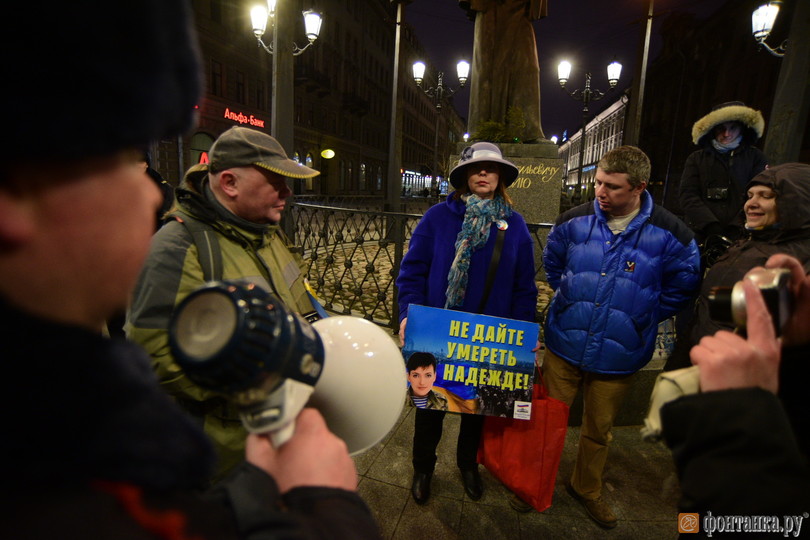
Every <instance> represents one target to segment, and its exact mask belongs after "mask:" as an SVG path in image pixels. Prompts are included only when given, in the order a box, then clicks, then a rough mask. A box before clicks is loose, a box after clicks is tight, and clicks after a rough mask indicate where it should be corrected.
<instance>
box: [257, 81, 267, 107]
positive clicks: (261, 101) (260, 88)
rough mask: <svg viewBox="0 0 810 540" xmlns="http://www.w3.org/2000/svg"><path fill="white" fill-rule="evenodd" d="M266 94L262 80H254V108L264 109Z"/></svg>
mask: <svg viewBox="0 0 810 540" xmlns="http://www.w3.org/2000/svg"><path fill="white" fill-rule="evenodd" d="M266 96H267V92H266V90H265V88H264V81H256V108H257V109H260V110H266V108H267V102H266V101H265V98H266Z"/></svg>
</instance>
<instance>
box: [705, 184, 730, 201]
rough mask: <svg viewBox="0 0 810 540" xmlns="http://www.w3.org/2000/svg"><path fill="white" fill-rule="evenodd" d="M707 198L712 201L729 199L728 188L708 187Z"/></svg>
mask: <svg viewBox="0 0 810 540" xmlns="http://www.w3.org/2000/svg"><path fill="white" fill-rule="evenodd" d="M706 198H707V199H709V200H710V201H725V200H726V199H728V188H717V187H710V188H707V189H706Z"/></svg>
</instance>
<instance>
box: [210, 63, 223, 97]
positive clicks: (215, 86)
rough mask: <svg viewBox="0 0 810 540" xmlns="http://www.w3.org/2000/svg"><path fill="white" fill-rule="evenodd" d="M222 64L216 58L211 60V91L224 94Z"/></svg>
mask: <svg viewBox="0 0 810 540" xmlns="http://www.w3.org/2000/svg"><path fill="white" fill-rule="evenodd" d="M222 88H223V81H222V64H221V63H220V62H217V61H216V60H212V61H211V93H212V94H213V95H215V96H222Z"/></svg>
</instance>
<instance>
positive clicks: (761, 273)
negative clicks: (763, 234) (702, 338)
mask: <svg viewBox="0 0 810 540" xmlns="http://www.w3.org/2000/svg"><path fill="white" fill-rule="evenodd" d="M748 275H749V276H750V278H751V279H752V281H753V282H754V284H755V285H756V286H757V287H759V290H760V291H761V292H762V297H763V298H764V299H765V305H766V306H768V311H769V312H770V314H771V318H772V319H773V325H774V328H775V329H776V333H777V335H779V334H780V333H781V330H782V327H783V326H784V325H785V323H786V322H787V320H788V318H790V313H791V311H792V309H793V297H792V295H791V293H790V287H789V285H790V270H787V269H786V268H768V269H765V268H762V269H759V270H754V271H751V272H750V273H749V274H748ZM709 315H710V316H711V318H712V319H714V320H716V321H721V322H726V323H732V324H735V325H736V326H738V327H740V328H745V322H746V313H745V292H744V290H743V284H742V281H738V282H737V283H735V284H734V286H733V287H712V289H711V291H709Z"/></svg>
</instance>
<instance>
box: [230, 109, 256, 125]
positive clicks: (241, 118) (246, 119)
mask: <svg viewBox="0 0 810 540" xmlns="http://www.w3.org/2000/svg"><path fill="white" fill-rule="evenodd" d="M225 118H227V119H228V120H233V121H234V122H238V123H240V124H250V125H251V126H256V127H260V128H263V127H264V120H262V119H261V118H256V117H255V116H253V115H252V114H251V115H250V116H245V114H244V113H241V112H234V111H232V110H230V109H229V108H227V107H226V108H225Z"/></svg>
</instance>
